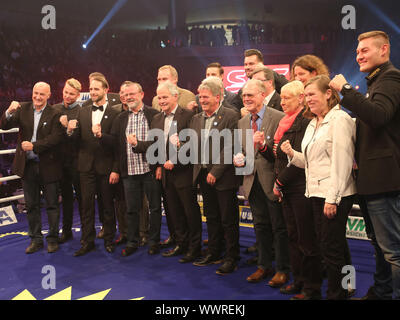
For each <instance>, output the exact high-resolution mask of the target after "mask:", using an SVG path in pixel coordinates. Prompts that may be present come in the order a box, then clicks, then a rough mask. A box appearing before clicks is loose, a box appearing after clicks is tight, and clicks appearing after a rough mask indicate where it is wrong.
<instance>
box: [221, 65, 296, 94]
mask: <svg viewBox="0 0 400 320" xmlns="http://www.w3.org/2000/svg"><path fill="white" fill-rule="evenodd" d="M266 67H267V68H269V69H272V70H274V71H275V72H277V73H279V74H283V75H284V76H285V77H286V78H287V79H289V65H288V64H275V65H266ZM246 81H247V76H246V73H245V72H244V67H243V66H231V67H224V87H225V88H226V90H228V91H231V92H234V93H237V92H238V91H239V90H240V89H241V88H242V87H243V86H244V84H245V83H246Z"/></svg>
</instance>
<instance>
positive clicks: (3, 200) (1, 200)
mask: <svg viewBox="0 0 400 320" xmlns="http://www.w3.org/2000/svg"><path fill="white" fill-rule="evenodd" d="M17 132H19V129H18V128H13V129H10V130H1V129H0V134H7V133H17ZM15 152H16V149H6V150H0V156H2V155H5V154H14V153H15ZM18 179H21V177H19V176H17V175H11V176H7V177H1V178H0V183H1V182H7V181H11V180H18ZM23 198H24V195H23V194H19V195H15V196H12V197H5V198H0V206H1V204H2V203H6V202H11V201H16V200H20V199H23Z"/></svg>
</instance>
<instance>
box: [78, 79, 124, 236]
mask: <svg viewBox="0 0 400 320" xmlns="http://www.w3.org/2000/svg"><path fill="white" fill-rule="evenodd" d="M98 77H100V78H104V79H106V77H105V75H104V74H102V73H101V72H92V73H91V74H89V85H90V82H91V81H92V79H93V78H98ZM106 101H107V104H108V105H109V106H111V107H113V106H116V105H121V100H120V96H119V94H118V93H112V92H107V94H106ZM92 105H93V101H92V99H91V98H90V99H88V100H86V101H85V102H83V103H82V107H87V106H89V107H91V106H92ZM96 197H97V209H98V212H99V219H100V222H101V224H103V220H104V217H103V216H104V213H103V204H102V200H101V194H100V192H97V195H96ZM103 237H104V227H103V226H102V227H101V230H100V231H99V233H98V234H97V238H99V239H103Z"/></svg>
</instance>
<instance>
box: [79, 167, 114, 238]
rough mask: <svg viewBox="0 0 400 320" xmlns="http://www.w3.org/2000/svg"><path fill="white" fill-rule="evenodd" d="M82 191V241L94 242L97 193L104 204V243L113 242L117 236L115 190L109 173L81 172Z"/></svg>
mask: <svg viewBox="0 0 400 320" xmlns="http://www.w3.org/2000/svg"><path fill="white" fill-rule="evenodd" d="M80 183H81V193H82V208H83V211H82V219H81V220H82V236H81V243H82V244H85V243H94V240H95V238H96V229H95V195H96V192H97V191H98V192H99V194H100V195H101V197H100V198H101V202H102V206H103V228H104V245H110V244H112V242H113V240H114V237H115V213H114V202H113V192H112V188H111V185H110V183H109V175H99V174H97V173H96V172H94V171H93V170H92V171H89V172H80Z"/></svg>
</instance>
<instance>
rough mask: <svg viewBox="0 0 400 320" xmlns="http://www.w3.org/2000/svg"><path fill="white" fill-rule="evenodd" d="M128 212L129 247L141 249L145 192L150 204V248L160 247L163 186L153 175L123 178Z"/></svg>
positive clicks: (149, 173) (146, 174)
mask: <svg viewBox="0 0 400 320" xmlns="http://www.w3.org/2000/svg"><path fill="white" fill-rule="evenodd" d="M122 181H123V183H124V190H125V199H126V207H127V208H126V210H127V219H128V234H127V239H128V241H127V246H129V247H135V248H137V247H139V243H140V234H139V223H140V219H139V217H140V211H141V209H142V202H143V191H144V193H145V195H146V197H147V200H148V202H149V209H150V219H149V222H150V230H149V238H148V242H149V246H150V247H151V246H153V245H158V244H159V242H160V231H161V184H160V182H159V181H157V180H156V179H155V177H154V175H153V173H151V172H148V173H145V174H138V175H132V176H127V177H124V178H123V180H122Z"/></svg>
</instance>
